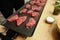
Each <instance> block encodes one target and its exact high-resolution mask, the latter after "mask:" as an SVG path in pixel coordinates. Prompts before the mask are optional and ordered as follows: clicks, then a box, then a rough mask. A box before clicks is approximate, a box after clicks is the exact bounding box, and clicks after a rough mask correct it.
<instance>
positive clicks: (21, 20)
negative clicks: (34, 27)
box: [16, 16, 27, 26]
mask: <svg viewBox="0 0 60 40" xmlns="http://www.w3.org/2000/svg"><path fill="white" fill-rule="evenodd" d="M26 19H27V16H21V17H19V18H18V19H17V20H16V22H17V26H19V25H21V24H22V23H23V22H24V21H25V20H26Z"/></svg>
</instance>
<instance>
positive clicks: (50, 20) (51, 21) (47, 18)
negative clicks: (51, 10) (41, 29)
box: [46, 16, 55, 23]
mask: <svg viewBox="0 0 60 40" xmlns="http://www.w3.org/2000/svg"><path fill="white" fill-rule="evenodd" d="M54 21H55V20H54V18H53V17H50V16H48V17H46V22H47V23H53V22H54Z"/></svg>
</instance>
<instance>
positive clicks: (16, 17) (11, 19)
mask: <svg viewBox="0 0 60 40" xmlns="http://www.w3.org/2000/svg"><path fill="white" fill-rule="evenodd" d="M17 19H18V15H14V16H12V17H10V18H8V19H7V20H8V21H9V22H13V21H14V20H17Z"/></svg>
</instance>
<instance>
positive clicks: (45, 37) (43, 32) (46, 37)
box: [16, 0, 60, 40]
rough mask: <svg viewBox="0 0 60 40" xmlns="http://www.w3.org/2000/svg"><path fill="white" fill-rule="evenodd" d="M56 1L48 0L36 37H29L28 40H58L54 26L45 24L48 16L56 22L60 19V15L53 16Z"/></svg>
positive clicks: (17, 39) (18, 38)
mask: <svg viewBox="0 0 60 40" xmlns="http://www.w3.org/2000/svg"><path fill="white" fill-rule="evenodd" d="M55 1H56V0H47V3H46V6H45V8H44V11H43V13H42V16H41V18H40V21H39V23H38V25H37V27H36V30H35V32H34V35H33V36H32V37H27V38H26V40H58V35H57V34H56V32H55V31H53V29H54V27H53V26H54V25H53V24H47V23H45V18H46V17H47V16H52V17H53V18H54V19H55V20H56V21H57V20H58V19H60V14H59V15H53V14H52V13H53V11H54V4H55ZM53 34H54V35H53ZM22 39H23V38H22ZM16 40H20V37H19V36H18V37H17V38H16Z"/></svg>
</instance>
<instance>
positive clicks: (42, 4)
mask: <svg viewBox="0 0 60 40" xmlns="http://www.w3.org/2000/svg"><path fill="white" fill-rule="evenodd" d="M44 4H45V3H40V4H37V5H38V6H44Z"/></svg>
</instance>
